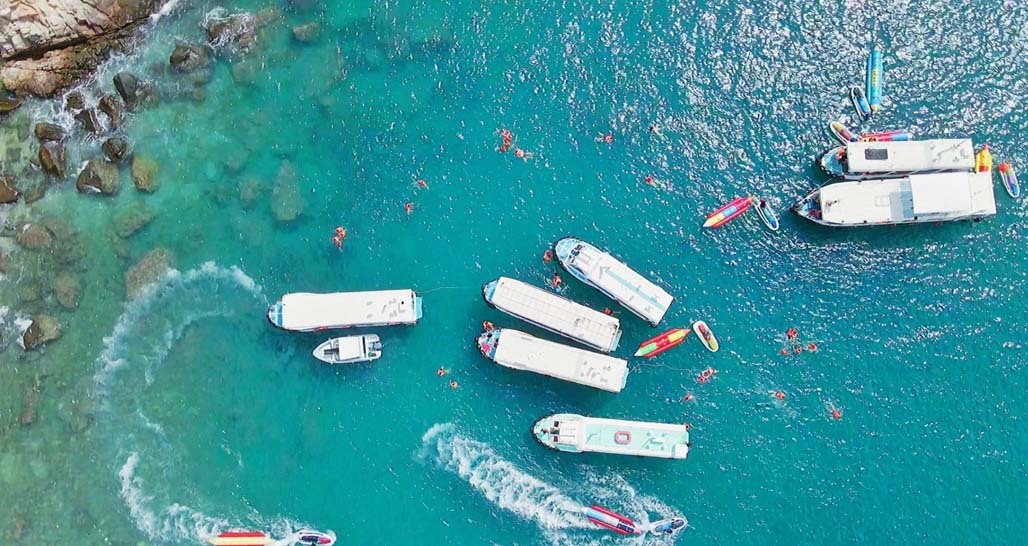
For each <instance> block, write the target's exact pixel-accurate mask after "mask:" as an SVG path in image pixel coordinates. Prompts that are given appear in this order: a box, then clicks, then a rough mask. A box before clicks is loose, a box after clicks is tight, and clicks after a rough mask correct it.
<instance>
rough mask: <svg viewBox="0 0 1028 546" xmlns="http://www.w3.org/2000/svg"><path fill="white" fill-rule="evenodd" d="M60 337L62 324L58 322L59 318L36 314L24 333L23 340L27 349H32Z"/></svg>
mask: <svg viewBox="0 0 1028 546" xmlns="http://www.w3.org/2000/svg"><path fill="white" fill-rule="evenodd" d="M59 337H61V325H60V324H58V323H57V319H55V318H54V317H51V316H50V315H36V316H34V317H32V323H31V324H29V327H28V329H26V330H25V333H24V334H22V336H21V341H22V345H23V346H24V347H25V350H26V351H31V350H33V349H37V348H39V347H42V346H43V345H46V344H47V343H49V342H51V341H54V340H56V339H57V338H59Z"/></svg>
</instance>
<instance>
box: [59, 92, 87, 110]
mask: <svg viewBox="0 0 1028 546" xmlns="http://www.w3.org/2000/svg"><path fill="white" fill-rule="evenodd" d="M85 107H86V97H85V95H83V94H82V91H72V92H70V93H68V94H67V95H65V96H64V109H65V110H66V111H68V112H71V113H73V114H74V113H75V112H78V111H79V110H82V109H84V108H85Z"/></svg>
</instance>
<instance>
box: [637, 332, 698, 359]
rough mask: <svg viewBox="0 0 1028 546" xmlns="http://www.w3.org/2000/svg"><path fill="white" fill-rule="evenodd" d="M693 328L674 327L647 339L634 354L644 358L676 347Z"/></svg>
mask: <svg viewBox="0 0 1028 546" xmlns="http://www.w3.org/2000/svg"><path fill="white" fill-rule="evenodd" d="M691 332H692V330H688V329H685V328H674V329H671V330H668V331H666V332H664V333H663V334H660V335H659V336H657V337H654V338H650V339H647V340H646V341H644V342H642V343H640V344H639V350H638V351H636V352H635V355H633V356H641V357H644V358H653V357H655V356H657V355H659V354H660V353H663V352H664V351H666V350H668V349H670V348H672V347H675V346H676V345H678V344H680V343H681V342H683V341H685V337H686V336H688V335H689V334H690V333H691Z"/></svg>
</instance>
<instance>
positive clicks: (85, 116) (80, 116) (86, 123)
mask: <svg viewBox="0 0 1028 546" xmlns="http://www.w3.org/2000/svg"><path fill="white" fill-rule="evenodd" d="M75 120H76V121H78V122H79V124H80V125H82V128H83V129H85V130H86V132H88V133H92V134H94V135H99V134H100V133H102V132H103V130H104V127H103V124H102V123H100V118H98V117H97V115H96V110H94V109H92V108H86V109H84V110H82V111H80V112H79V113H77V114H75Z"/></svg>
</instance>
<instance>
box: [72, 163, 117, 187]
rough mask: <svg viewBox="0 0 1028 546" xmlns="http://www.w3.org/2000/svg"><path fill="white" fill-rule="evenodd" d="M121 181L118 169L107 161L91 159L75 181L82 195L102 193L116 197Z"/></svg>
mask: <svg viewBox="0 0 1028 546" xmlns="http://www.w3.org/2000/svg"><path fill="white" fill-rule="evenodd" d="M120 184H121V180H120V179H119V177H118V168H117V167H115V166H114V164H113V163H111V162H110V161H107V160H105V159H98V158H97V159H90V160H89V161H88V162H87V163H86V166H85V168H84V169H82V172H80V173H79V176H78V179H77V180H76V181H75V188H76V189H78V190H79V191H80V192H82V193H102V194H104V195H114V194H115V193H118V187H119V186H120Z"/></svg>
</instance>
